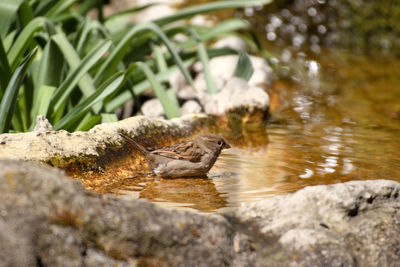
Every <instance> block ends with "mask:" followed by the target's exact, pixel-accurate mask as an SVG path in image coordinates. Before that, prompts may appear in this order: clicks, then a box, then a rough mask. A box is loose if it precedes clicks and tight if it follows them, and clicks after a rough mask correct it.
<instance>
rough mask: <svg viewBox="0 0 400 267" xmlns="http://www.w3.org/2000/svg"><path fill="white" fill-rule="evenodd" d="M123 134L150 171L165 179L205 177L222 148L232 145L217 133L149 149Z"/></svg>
mask: <svg viewBox="0 0 400 267" xmlns="http://www.w3.org/2000/svg"><path fill="white" fill-rule="evenodd" d="M120 135H121V136H122V137H123V138H124V139H125V140H126V141H127V142H128V143H129V144H132V145H133V146H134V147H135V148H137V149H138V150H139V151H140V153H142V154H143V155H144V156H145V157H146V160H147V163H148V164H149V167H150V169H151V170H152V171H153V173H154V174H156V175H157V176H162V177H194V176H195V177H204V176H206V174H207V172H208V171H209V170H210V169H211V167H212V166H213V165H214V163H215V161H216V160H217V158H218V156H219V154H220V153H221V150H222V149H225V148H230V147H231V146H230V145H229V144H228V143H227V142H225V140H224V138H222V137H221V136H219V135H215V134H203V135H200V136H198V137H197V138H196V139H194V140H193V141H186V142H182V143H178V144H174V145H171V146H166V147H162V148H158V149H154V150H149V149H146V148H144V147H143V146H141V145H139V144H138V143H137V142H136V141H135V140H133V139H132V138H131V137H129V136H127V135H125V134H123V133H120Z"/></svg>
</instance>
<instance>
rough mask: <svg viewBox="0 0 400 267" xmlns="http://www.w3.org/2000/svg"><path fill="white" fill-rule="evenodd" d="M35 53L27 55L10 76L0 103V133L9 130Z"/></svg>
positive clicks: (34, 51)
mask: <svg viewBox="0 0 400 267" xmlns="http://www.w3.org/2000/svg"><path fill="white" fill-rule="evenodd" d="M36 52H37V49H35V50H33V51H32V52H31V53H29V54H28V55H27V56H26V57H25V58H24V59H23V60H22V62H21V64H20V65H19V66H18V67H17V69H16V70H15V72H14V73H13V75H12V76H11V79H10V82H9V83H8V86H7V89H6V91H5V93H4V97H3V98H2V100H1V103H0V133H5V132H8V130H9V127H10V122H11V119H12V117H13V115H14V109H15V105H16V102H17V96H18V92H19V89H20V87H21V84H22V82H23V80H24V77H25V73H26V71H27V70H28V67H29V65H30V64H31V62H32V60H33V58H34V56H35V55H36Z"/></svg>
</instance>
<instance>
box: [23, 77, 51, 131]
mask: <svg viewBox="0 0 400 267" xmlns="http://www.w3.org/2000/svg"><path fill="white" fill-rule="evenodd" d="M55 90H56V88H55V87H54V86H48V85H42V86H40V88H39V89H38V90H35V91H37V92H36V94H37V99H40V101H37V102H34V105H33V108H32V112H31V120H32V124H31V126H30V128H29V130H33V128H34V127H35V124H36V122H35V118H36V117H37V116H38V115H43V116H45V117H47V111H48V110H49V106H50V100H51V96H52V95H53V92H54V91H55Z"/></svg>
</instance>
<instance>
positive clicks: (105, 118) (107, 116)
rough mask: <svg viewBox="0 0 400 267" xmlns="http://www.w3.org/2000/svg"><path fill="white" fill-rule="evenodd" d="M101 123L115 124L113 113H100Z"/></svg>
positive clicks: (116, 119)
mask: <svg viewBox="0 0 400 267" xmlns="http://www.w3.org/2000/svg"><path fill="white" fill-rule="evenodd" d="M100 115H101V123H106V122H117V121H118V118H117V115H115V113H101V114H100Z"/></svg>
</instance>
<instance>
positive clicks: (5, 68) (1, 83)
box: [0, 38, 11, 98]
mask: <svg viewBox="0 0 400 267" xmlns="http://www.w3.org/2000/svg"><path fill="white" fill-rule="evenodd" d="M10 77H11V69H10V65H8V60H7V55H6V51H5V50H4V47H3V42H2V40H1V38H0V98H2V97H3V94H4V91H5V90H6V87H7V85H8V82H9V81H10Z"/></svg>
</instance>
